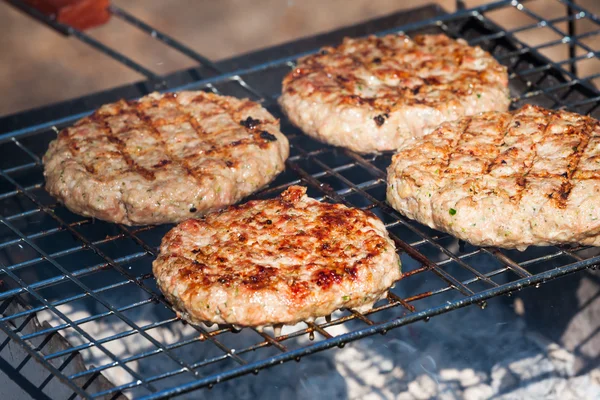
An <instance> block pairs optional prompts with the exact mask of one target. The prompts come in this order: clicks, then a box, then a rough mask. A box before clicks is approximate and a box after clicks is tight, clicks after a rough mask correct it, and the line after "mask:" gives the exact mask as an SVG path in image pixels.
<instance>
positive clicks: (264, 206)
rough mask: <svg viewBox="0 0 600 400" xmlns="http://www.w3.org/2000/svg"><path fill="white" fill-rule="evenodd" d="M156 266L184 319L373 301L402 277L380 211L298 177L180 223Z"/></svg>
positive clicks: (317, 310) (301, 313) (326, 309)
mask: <svg viewBox="0 0 600 400" xmlns="http://www.w3.org/2000/svg"><path fill="white" fill-rule="evenodd" d="M152 269H153V272H154V276H155V277H156V280H157V282H158V285H159V287H160V289H161V291H162V292H163V293H164V295H165V297H166V298H167V299H168V300H169V301H170V302H171V304H173V306H174V308H175V309H176V310H177V311H178V312H179V313H180V315H181V317H182V318H183V319H185V320H187V321H189V322H192V323H199V322H210V323H219V324H233V325H239V326H259V327H260V326H268V325H277V324H294V323H297V322H300V321H307V320H308V321H311V320H313V319H314V318H316V317H320V316H326V315H329V314H331V313H332V312H333V311H335V310H337V309H339V308H342V307H346V308H352V309H358V310H366V309H370V308H371V307H372V306H373V303H374V302H375V301H377V300H378V299H380V298H382V297H384V296H385V295H386V293H387V290H388V289H389V288H390V286H392V284H393V283H394V282H395V281H396V280H398V279H399V278H400V259H399V257H398V255H397V254H396V251H395V247H394V243H393V242H392V240H391V239H390V238H389V236H388V234H387V232H386V230H385V227H384V225H383V223H382V222H381V221H380V220H379V219H378V218H377V217H376V216H375V215H374V214H372V213H370V212H368V211H363V210H360V209H354V208H348V207H346V206H344V205H340V204H329V203H321V202H319V201H317V200H314V199H311V198H309V197H308V196H306V188H304V187H299V186H291V187H290V188H288V189H287V190H286V191H285V192H284V193H283V194H282V195H281V196H280V197H278V198H275V199H270V200H256V201H250V202H248V203H246V204H243V205H237V206H232V207H229V208H228V209H226V210H224V211H221V212H217V213H210V214H207V215H206V216H205V217H204V218H203V219H191V220H188V221H185V222H183V223H181V224H179V225H178V226H177V227H175V228H174V229H172V230H171V231H170V232H169V233H167V235H166V236H165V237H164V238H163V241H162V244H161V247H160V254H159V256H158V258H157V259H156V261H154V263H153V265H152Z"/></svg>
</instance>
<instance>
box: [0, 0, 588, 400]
mask: <svg viewBox="0 0 600 400" xmlns="http://www.w3.org/2000/svg"><path fill="white" fill-rule="evenodd" d="M553 1H559V0H553ZM10 3H12V4H13V5H15V6H17V7H19V8H20V9H22V10H24V11H26V12H27V13H29V14H30V15H32V16H33V17H35V18H37V19H39V20H40V21H42V22H44V23H46V24H48V25H50V26H51V27H52V28H55V29H57V30H59V31H60V32H63V33H64V34H66V35H70V36H72V37H73V38H74V39H73V40H76V39H78V40H81V41H83V42H85V43H87V44H89V45H90V46H92V47H94V48H95V49H97V50H98V51H101V52H103V53H105V54H106V55H108V56H110V57H112V58H114V59H115V60H116V61H117V62H120V63H123V64H124V65H126V66H127V67H129V68H131V69H133V70H135V71H136V72H138V73H140V74H141V75H143V76H145V78H146V79H145V80H144V81H141V82H139V83H136V84H133V85H127V86H123V87H119V88H115V89H111V90H108V91H105V92H102V93H98V94H94V95H91V96H86V97H84V98H82V99H77V100H71V101H67V102H63V103H60V104H56V105H50V106H47V107H45V108H42V109H38V110H34V111H27V112H23V113H20V114H17V115H13V116H9V117H4V118H1V119H0V153H1V154H2V157H1V158H0V212H1V213H0V279H1V286H0V311H1V313H2V315H1V317H0V329H1V330H2V331H3V333H4V336H2V337H0V338H2V339H4V338H5V339H4V341H3V342H2V344H0V351H1V350H3V349H5V348H7V346H8V347H12V348H18V347H21V348H22V350H24V351H25V352H26V353H27V357H26V359H27V360H28V359H29V358H32V359H33V360H36V361H37V362H38V363H39V364H40V365H42V366H43V367H44V368H46V369H47V372H46V375H45V376H44V378H43V379H39V380H36V381H34V379H32V378H29V379H28V378H25V379H22V380H23V381H24V382H22V384H21V386H22V387H26V388H27V390H28V391H29V393H30V394H32V395H33V396H35V397H37V396H40V397H39V398H42V397H43V398H48V396H50V397H52V393H50V392H49V388H50V387H51V386H52V385H53V384H54V383H53V382H56V380H57V379H58V381H60V382H61V383H62V385H63V386H66V387H67V388H68V390H69V391H70V393H71V394H72V395H71V398H75V397H77V396H79V397H81V398H119V396H121V395H123V394H124V395H127V394H130V395H131V394H135V395H136V396H137V395H140V396H142V397H143V398H146V399H158V398H165V397H169V396H173V395H178V394H182V393H186V392H190V391H194V390H198V389H200V388H211V387H212V386H213V385H216V384H218V383H220V382H223V381H225V380H230V379H234V378H238V377H241V376H242V375H246V374H251V373H254V374H258V373H259V372H260V371H261V370H262V369H266V368H278V365H279V364H282V363H284V362H287V361H292V360H296V361H299V360H301V359H302V358H304V357H309V356H310V355H311V354H313V353H316V352H319V351H323V350H326V349H330V348H334V347H343V346H344V345H345V344H346V343H349V342H351V341H355V340H359V339H362V338H365V337H368V336H372V335H377V334H385V333H386V332H388V331H389V330H391V329H394V328H398V327H401V326H404V325H408V324H413V323H415V322H417V321H428V320H429V319H430V318H431V317H434V316H436V315H439V314H443V313H448V312H450V311H453V310H456V309H459V308H463V307H467V306H469V305H476V306H478V307H481V308H482V309H483V308H485V307H486V301H488V300H489V299H492V298H494V297H497V296H502V295H510V294H511V292H514V291H518V290H521V289H522V288H525V287H529V286H539V285H541V284H543V283H545V282H547V281H549V280H552V279H556V278H560V277H562V276H565V275H568V274H573V273H576V272H578V271H582V270H585V269H593V268H596V267H597V266H598V265H600V251H598V249H595V248H589V247H580V246H550V247H541V248H529V249H527V250H526V251H524V252H519V251H515V250H503V249H498V248H478V247H474V246H471V245H469V244H466V243H462V242H459V241H458V240H457V239H455V238H453V237H451V236H449V235H447V234H444V233H441V232H437V231H434V230H431V229H429V228H428V227H425V226H422V225H420V224H418V223H415V222H414V221H411V220H407V219H406V218H404V217H402V216H400V215H399V214H398V213H397V212H396V211H395V210H393V209H392V208H391V207H390V206H389V205H387V204H386V202H385V178H386V172H385V171H386V168H387V166H388V165H389V164H390V160H391V156H392V154H391V153H381V154H371V155H359V154H356V153H354V152H351V151H349V150H344V149H340V148H334V147H330V146H326V145H323V144H321V143H318V142H316V141H313V140H311V139H310V138H308V137H307V136H305V135H303V134H302V133H301V132H300V131H298V130H297V129H296V128H294V127H293V126H291V125H290V124H289V122H287V121H286V120H285V117H284V116H283V115H282V113H281V111H280V110H279V108H278V106H277V104H276V98H277V96H278V94H279V92H280V82H281V80H282V78H283V77H284V76H285V74H287V73H288V72H289V71H290V69H292V68H294V66H295V60H296V59H297V58H298V57H301V56H303V55H306V54H310V53H312V52H315V51H317V50H318V47H320V46H323V45H333V44H335V43H337V42H339V41H340V40H341V38H342V37H344V36H362V35H366V34H378V35H379V34H386V33H392V32H405V33H407V34H409V35H413V34H417V33H445V34H447V35H449V36H451V37H454V38H464V39H466V40H467V41H468V42H469V43H470V44H472V45H479V46H481V47H483V48H484V49H485V50H487V51H489V52H490V53H492V54H493V55H494V56H495V57H496V58H497V59H498V60H499V61H500V62H501V63H502V64H503V65H506V66H507V67H508V71H509V76H510V90H511V96H512V108H513V109H514V108H518V107H520V106H522V105H523V104H525V103H533V104H538V105H541V106H545V107H548V108H564V109H568V110H570V111H575V112H578V113H581V114H588V115H592V116H594V117H596V118H598V117H599V116H600V107H599V106H600V91H598V89H596V87H595V85H594V80H595V79H597V78H599V77H600V73H595V74H592V75H590V76H586V77H580V76H579V75H578V73H577V72H578V65H579V63H580V62H582V61H584V60H587V59H595V58H597V57H598V54H599V52H598V49H597V47H596V48H595V47H594V46H593V45H591V44H589V43H590V41H588V40H587V39H590V38H594V37H596V36H597V35H599V34H600V19H599V18H598V17H597V16H595V15H593V14H591V13H590V12H588V11H586V10H584V9H582V8H581V7H580V6H578V5H577V4H576V3H575V2H574V1H566V0H560V3H561V4H563V5H564V7H565V13H564V15H561V16H558V17H556V16H555V17H552V18H548V17H546V16H544V15H541V14H539V13H538V12H535V11H533V9H532V8H530V7H529V6H528V3H527V2H518V1H516V0H512V1H497V2H493V3H490V4H486V5H482V6H478V7H476V8H472V9H465V8H464V4H463V2H462V1H458V2H457V8H458V9H457V11H456V12H454V13H451V14H449V13H446V12H445V11H444V10H442V9H441V8H439V7H437V6H425V7H422V8H419V9H417V10H414V11H410V12H403V13H398V14H395V15H390V16H387V17H383V18H380V19H378V20H374V21H370V22H366V23H363V24H359V25H356V26H351V27H347V28H343V29H340V30H337V31H334V32H330V33H327V34H322V35H318V36H315V37H312V38H307V39H302V40H299V41H296V42H293V43H288V44H285V45H282V46H277V47H274V48H271V49H267V50H263V51H258V52H255V53H251V54H248V55H244V56H241V57H237V58H233V59H230V60H226V61H223V62H218V63H217V62H212V61H210V60H209V59H207V58H206V57H204V56H202V55H201V54H198V53H197V52H195V51H193V50H192V49H190V48H188V47H186V46H185V45H183V44H182V43H180V42H178V41H177V40H175V39H174V38H172V37H169V36H168V35H167V34H165V33H162V32H159V31H157V30H155V29H154V28H153V27H151V26H149V25H148V24H146V23H144V22H143V21H141V20H139V19H138V18H136V17H135V16H134V15H131V14H129V13H128V12H127V11H125V10H123V9H120V8H117V7H115V6H111V8H110V12H111V13H112V15H113V18H119V19H122V20H123V21H125V22H127V23H129V24H131V25H133V26H134V27H136V28H138V29H140V30H142V31H143V32H146V33H147V34H149V35H151V36H152V37H153V38H154V39H156V40H158V41H161V42H163V43H165V44H166V45H168V46H170V47H172V48H173V49H176V50H178V51H179V52H181V53H183V54H185V55H186V56H188V57H190V58H192V59H194V60H196V61H197V62H198V63H199V66H198V67H197V68H193V69H189V70H185V71H180V72H177V73H174V74H171V75H168V76H157V75H156V74H154V73H153V72H152V71H150V70H149V69H147V68H146V67H144V66H142V65H139V64H137V63H136V62H135V61H133V60H132V59H130V58H128V57H127V55H124V54H120V53H118V52H117V51H116V50H114V49H111V48H109V47H107V46H105V45H103V44H102V43H100V42H98V41H97V40H95V39H93V38H92V37H91V36H89V35H87V34H86V33H84V32H82V31H78V30H76V29H73V28H71V27H69V26H66V25H62V24H60V23H58V22H56V21H54V20H52V19H51V18H48V17H46V16H44V15H43V14H41V13H39V12H37V11H36V10H34V9H32V8H30V7H28V6H27V5H25V4H24V3H21V2H20V1H17V0H12V1H10ZM500 10H512V12H515V13H522V14H525V15H527V16H528V17H529V19H530V20H531V21H532V22H531V23H530V24H527V25H524V26H519V27H516V28H512V29H510V30H505V29H503V28H502V27H501V26H499V25H497V24H496V23H495V22H493V20H492V18H491V16H493V15H494V13H495V12H498V11H500ZM584 20H585V21H587V26H588V27H589V26H592V27H593V29H588V30H587V31H586V32H578V31H577V27H578V26H579V25H578V24H579V23H580V22H581V21H584ZM534 29H544V30H546V31H547V32H551V34H552V35H551V37H552V39H550V40H547V41H546V40H544V42H543V43H541V44H537V45H535V46H533V45H529V44H527V43H525V42H523V41H522V40H521V39H519V37H520V35H519V34H520V33H523V32H528V31H531V30H534ZM597 43H598V42H596V44H597ZM556 46H560V47H561V48H564V50H565V51H564V57H563V58H561V59H560V60H550V59H549V58H547V57H546V56H545V55H544V53H545V50H547V49H549V48H552V47H556ZM184 89H195V90H206V91H212V92H215V93H219V94H224V95H233V96H237V97H248V98H250V99H252V100H255V101H258V102H261V103H262V104H263V105H264V106H265V107H266V108H267V109H269V111H270V112H271V113H272V114H273V115H275V116H276V117H278V118H281V120H282V131H283V132H284V133H285V134H286V135H287V136H288V138H289V140H290V144H291V154H290V158H289V160H288V161H287V164H286V167H287V168H286V171H285V172H284V173H282V174H281V175H280V176H279V177H278V178H277V179H276V180H275V181H274V182H273V183H272V184H271V185H270V186H269V187H268V188H266V189H264V190H262V191H261V192H259V193H257V194H255V195H254V196H253V198H263V199H264V198H271V197H274V196H276V195H278V194H279V193H280V192H282V191H283V190H285V189H286V188H287V187H289V186H290V185H292V184H301V185H305V186H307V187H308V195H309V196H311V197H315V198H317V199H319V200H323V201H329V202H339V203H343V204H347V205H351V206H356V207H360V208H362V209H365V210H370V211H372V212H373V213H375V214H376V215H377V216H378V217H379V218H381V219H382V221H383V222H384V223H385V225H386V227H387V229H388V231H389V232H390V235H391V237H392V238H393V240H394V241H395V243H396V246H397V248H398V251H399V252H400V254H401V258H402V261H403V271H404V274H403V276H402V279H401V280H400V281H399V282H398V283H397V284H396V286H395V288H394V289H392V290H391V291H390V293H389V296H388V297H387V299H386V300H382V301H380V302H378V303H377V304H376V305H375V308H373V309H372V310H371V311H368V312H364V313H360V312H357V311H354V310H341V311H338V312H336V313H334V314H333V315H332V316H331V317H330V318H327V319H317V320H316V321H314V322H307V323H304V324H301V325H296V326H295V327H287V328H286V329H284V332H283V334H280V335H278V336H276V335H275V333H274V332H273V331H271V330H269V329H266V330H265V331H259V330H255V329H248V328H246V329H243V330H242V333H241V334H244V335H246V337H251V338H254V342H253V344H251V345H247V346H246V345H244V346H243V347H240V346H238V344H237V343H238V342H237V341H236V337H239V336H238V335H240V333H238V331H236V330H235V329H234V328H232V327H227V326H220V327H217V326H213V327H208V326H190V325H185V326H184V324H183V322H182V321H181V320H180V319H179V318H178V317H177V316H176V315H175V313H174V312H173V311H172V310H171V309H170V307H169V304H168V303H167V302H166V301H165V299H164V298H163V297H162V295H161V294H160V292H159V290H158V289H157V287H156V285H155V282H154V279H153V277H152V274H151V262H152V260H153V259H154V257H155V256H156V252H157V247H158V245H159V243H160V239H161V238H162V236H163V235H164V233H166V231H167V230H168V229H170V226H158V227H153V226H143V227H125V226H121V225H114V224H109V223H105V222H102V221H95V220H93V219H90V218H85V217H81V216H78V215H74V214H72V213H70V212H69V211H67V210H66V209H65V208H64V207H63V206H62V205H60V204H57V203H56V202H55V200H54V199H53V198H51V197H50V196H49V195H48V194H47V193H46V192H45V191H44V189H43V185H44V182H43V176H42V165H41V161H40V158H41V156H42V155H43V154H44V152H45V150H46V149H47V146H48V143H49V142H50V140H52V139H53V138H54V137H55V136H56V133H57V132H58V131H59V130H60V129H62V128H64V127H66V126H68V125H69V124H71V123H73V122H75V121H76V120H77V119H79V118H81V117H83V116H85V115H87V114H88V113H90V112H91V111H92V110H93V109H94V108H96V107H98V106H99V105H101V104H103V103H107V102H111V101H116V100H118V99H119V98H123V97H125V98H135V97H139V96H141V95H144V94H147V93H148V92H150V91H153V90H174V91H177V90H184ZM131 299H134V300H133V301H130V300H131ZM76 304H77V305H80V306H81V307H85V308H86V309H88V310H92V311H91V314H90V315H88V316H86V317H84V318H78V317H77V316H72V315H69V314H68V313H67V312H66V311H65V307H68V306H73V305H76ZM139 310H149V311H148V312H147V313H145V314H144V315H152V316H153V317H152V318H151V319H150V320H144V321H142V320H140V319H139V318H136V317H134V316H133V315H134V314H133V312H135V311H139ZM44 313H45V315H50V316H51V317H52V318H53V319H54V321H55V322H56V321H58V323H54V324H52V325H50V324H47V323H44V324H42V323H39V322H38V318H37V317H38V316H39V315H43V314H44ZM90 323H106V324H110V323H114V324H118V326H120V327H122V329H121V330H120V331H119V332H118V333H117V334H111V335H108V336H106V335H99V334H96V333H90V332H89V330H88V327H89V325H88V324H90ZM340 326H343V327H344V328H345V333H341V334H336V333H332V332H333V331H334V330H335V329H333V328H335V327H340ZM158 328H168V329H171V330H173V331H178V330H182V329H186V330H192V331H193V332H194V334H193V335H191V336H186V337H183V336H177V335H175V336H173V337H170V338H167V337H165V336H158V335H155V334H154V332H156V330H157V329H158ZM62 336H65V337H69V338H71V339H72V340H69V341H68V342H67V341H65V340H64V339H61V340H57V339H56V338H57V337H62ZM130 336H135V337H136V338H138V339H139V340H140V341H143V342H144V343H146V346H145V347H144V350H143V351H132V352H128V351H127V349H125V350H124V351H122V352H119V353H118V354H117V353H115V352H114V351H113V350H110V345H111V344H114V343H116V342H117V343H118V342H119V341H121V340H123V339H124V338H127V337H130ZM304 339H308V340H304ZM16 345H18V346H16ZM209 347H210V348H211V352H210V353H206V349H207V348H209ZM90 349H95V350H96V351H98V352H100V353H102V354H103V356H104V357H105V360H106V362H104V363H102V364H101V365H93V366H83V365H82V362H81V357H80V356H79V354H80V352H82V351H85V350H90ZM203 354H210V356H209V357H204V356H203ZM141 362H154V363H161V364H162V365H163V367H164V368H163V370H162V372H161V373H159V374H154V375H144V374H141V373H140V372H139V371H136V369H135V368H133V367H132V365H133V363H141ZM21 367H22V365H21V366H19V367H17V368H15V370H16V371H17V372H19V371H20V368H21ZM111 369H116V370H119V371H120V373H122V374H123V375H124V376H125V377H126V378H125V381H126V383H125V384H122V385H119V386H115V385H112V384H111V383H110V382H109V381H107V380H106V379H105V378H104V376H103V373H104V372H106V371H107V370H111ZM20 373H23V371H20ZM25 375H26V374H25ZM15 376H16V375H15ZM174 378H177V379H176V380H175V379H174ZM15 379H16V378H15ZM182 382H183V383H182ZM67 397H68V396H67Z"/></svg>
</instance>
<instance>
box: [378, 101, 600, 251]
mask: <svg viewBox="0 0 600 400" xmlns="http://www.w3.org/2000/svg"><path fill="white" fill-rule="evenodd" d="M387 198H388V201H389V202H390V204H391V205H392V206H393V207H394V208H395V209H397V210H398V211H400V212H401V213H402V214H404V215H405V216H407V217H409V218H412V219H415V220H417V221H419V222H421V223H423V224H426V225H429V226H430V227H432V228H435V229H439V230H442V231H446V232H449V233H451V234H452V235H454V236H456V237H458V238H460V239H463V240H466V241H468V242H471V243H473V244H476V245H480V246H499V247H506V248H518V249H524V248H526V247H527V246H530V245H550V244H560V243H579V244H584V245H593V246H598V245H600V124H599V122H598V121H597V120H595V119H593V118H590V117H585V116H582V115H579V114H574V113H570V112H565V111H551V110H546V109H543V108H540V107H536V106H531V105H527V106H525V107H523V108H521V109H520V110H517V111H513V112H506V113H501V112H488V113H482V114H480V115H477V116H473V117H465V118H462V119H461V120H459V121H455V122H447V123H444V124H442V125H441V126H440V127H439V128H437V129H436V130H435V131H434V132H432V133H431V134H429V135H427V136H425V137H424V138H423V139H422V141H421V143H420V144H419V146H418V148H417V147H411V146H404V147H401V148H400V149H399V150H398V152H397V154H396V155H394V157H393V160H392V164H391V166H390V167H389V169H388V187H387Z"/></svg>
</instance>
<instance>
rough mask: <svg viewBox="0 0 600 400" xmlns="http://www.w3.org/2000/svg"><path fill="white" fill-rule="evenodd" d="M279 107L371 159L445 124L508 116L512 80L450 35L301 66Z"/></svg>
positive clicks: (359, 45) (325, 55)
mask: <svg viewBox="0 0 600 400" xmlns="http://www.w3.org/2000/svg"><path fill="white" fill-rule="evenodd" d="M279 102H280V104H281V106H282V108H283V110H284V111H285V113H286V114H287V116H288V117H289V119H290V120H291V121H292V123H294V124H295V125H296V126H298V127H299V128H301V129H302V130H303V131H304V132H305V133H306V134H308V135H310V136H312V137H314V138H316V139H318V140H320V141H322V142H326V143H330V144H333V145H336V146H342V147H347V148H349V149H351V150H354V151H357V152H361V153H366V152H373V151H383V150H395V149H397V148H398V147H399V146H400V145H402V144H403V143H404V142H405V141H408V140H414V138H418V137H420V136H422V135H424V134H426V133H429V132H431V131H432V130H433V129H434V128H435V127H437V126H438V125H439V124H441V123H442V122H445V121H452V120H456V119H458V118H461V117H463V116H465V115H472V114H476V113H479V112H483V111H506V110H507V109H508V105H509V104H510V99H509V92H508V75H507V72H506V68H505V67H503V66H502V65H500V64H499V63H498V62H497V61H496V60H495V59H494V58H493V57H492V56H491V55H490V54H489V53H487V52H485V51H484V50H482V49H481V48H480V47H470V46H469V45H467V43H466V42H465V41H464V40H462V39H458V40H453V39H450V38H448V37H447V36H445V35H419V36H415V37H414V39H410V38H409V37H408V36H404V35H387V36H384V37H381V38H378V37H375V36H370V37H367V38H362V39H349V38H346V39H344V42H343V43H342V44H341V45H340V46H338V47H335V48H332V47H325V48H323V49H322V50H321V52H320V53H317V54H314V55H310V56H307V57H305V58H303V59H300V60H299V62H298V64H297V67H296V68H294V70H293V71H291V72H290V73H289V74H288V75H287V76H286V77H285V79H284V81H283V90H282V95H281V97H280V99H279Z"/></svg>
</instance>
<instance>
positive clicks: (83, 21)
mask: <svg viewBox="0 0 600 400" xmlns="http://www.w3.org/2000/svg"><path fill="white" fill-rule="evenodd" d="M22 1H23V2H24V3H26V4H28V5H30V6H31V7H33V8H35V9H37V10H39V11H40V12H42V13H44V14H46V15H48V16H51V17H53V18H54V19H55V20H56V21H57V22H60V23H62V24H65V25H69V26H72V27H73V28H75V29H79V30H85V29H88V28H91V27H94V26H98V25H102V24H104V23H106V22H107V21H108V20H109V19H110V12H109V11H108V6H109V0H22Z"/></svg>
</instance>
